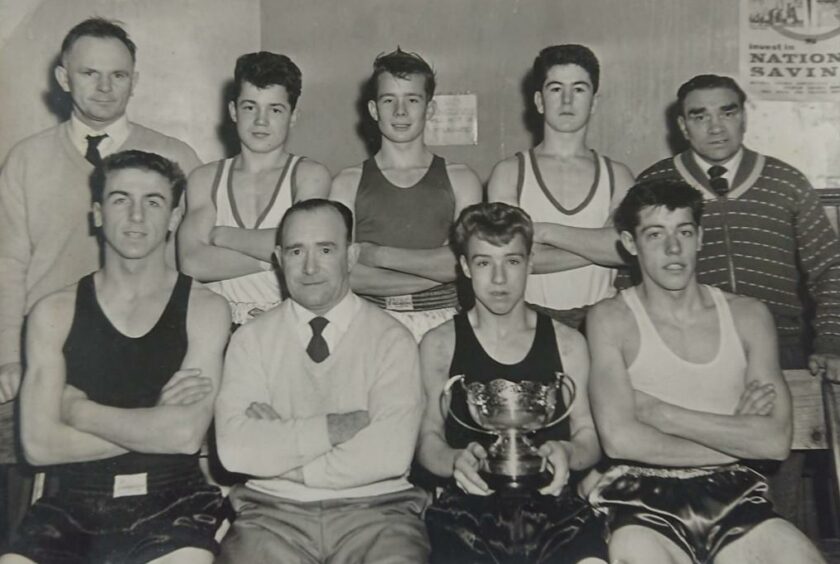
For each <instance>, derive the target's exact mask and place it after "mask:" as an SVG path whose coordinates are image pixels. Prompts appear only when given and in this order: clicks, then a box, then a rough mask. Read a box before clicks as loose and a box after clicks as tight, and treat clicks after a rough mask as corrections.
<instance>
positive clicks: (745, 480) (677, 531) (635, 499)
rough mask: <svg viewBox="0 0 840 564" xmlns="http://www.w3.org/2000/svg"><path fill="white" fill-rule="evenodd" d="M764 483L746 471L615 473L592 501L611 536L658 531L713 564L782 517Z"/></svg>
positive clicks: (631, 469) (625, 469)
mask: <svg viewBox="0 0 840 564" xmlns="http://www.w3.org/2000/svg"><path fill="white" fill-rule="evenodd" d="M766 492H767V482H766V481H765V480H764V477H763V476H762V475H761V474H759V473H758V472H756V471H755V470H752V469H751V468H747V467H746V466H741V465H740V464H732V465H729V466H722V467H716V468H650V467H639V466H628V465H619V466H613V467H612V468H610V469H609V470H608V471H607V472H606V473H605V474H604V476H603V477H602V479H601V481H600V482H598V485H596V486H595V489H593V490H592V493H591V494H590V496H589V500H590V502H591V503H592V505H593V506H594V507H595V508H596V510H602V511H604V512H605V513H606V514H607V526H608V528H609V530H610V531H611V532H614V531H616V530H618V529H619V528H621V527H624V526H626V525H638V526H641V527H646V528H648V529H653V530H654V531H656V532H658V533H660V534H662V535H664V536H665V537H667V538H668V539H670V540H671V541H673V542H674V543H675V544H676V545H677V546H679V547H680V548H682V549H683V550H685V551H686V552H687V553H688V555H689V556H690V557H691V559H692V561H693V562H695V563H698V564H700V563H705V562H711V561H712V560H713V559H714V557H715V555H716V554H717V553H718V552H720V550H721V549H722V548H723V547H725V546H726V545H727V544H729V543H731V542H732V541H735V540H737V539H739V538H741V537H742V536H744V535H745V534H747V533H748V532H749V531H750V530H752V529H753V528H754V527H755V526H756V525H759V524H761V523H763V522H764V521H767V520H768V519H773V518H775V517H777V515H776V514H775V513H774V511H773V504H771V503H770V502H769V501H768V500H767V498H765V497H764V496H765V494H766Z"/></svg>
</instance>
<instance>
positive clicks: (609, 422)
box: [587, 180, 822, 564]
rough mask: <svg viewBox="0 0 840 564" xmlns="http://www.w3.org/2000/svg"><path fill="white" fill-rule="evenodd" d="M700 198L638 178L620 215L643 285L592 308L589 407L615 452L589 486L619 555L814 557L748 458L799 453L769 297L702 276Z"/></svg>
mask: <svg viewBox="0 0 840 564" xmlns="http://www.w3.org/2000/svg"><path fill="white" fill-rule="evenodd" d="M702 209H703V197H702V195H701V194H700V192H699V191H697V190H695V189H694V188H692V187H690V186H688V185H687V184H685V183H683V182H680V181H675V180H657V181H649V182H643V183H640V184H638V185H636V186H634V187H633V188H632V189H631V190H630V191H629V192H628V194H627V197H626V198H625V199H624V201H622V203H621V204H620V205H619V207H618V209H617V210H616V214H615V225H616V229H617V230H618V231H619V233H620V236H621V241H622V244H623V245H624V247H625V248H626V249H627V251H628V252H629V253H630V254H631V255H634V256H635V257H636V258H637V259H638V263H639V269H640V271H641V273H642V283H641V284H640V285H638V286H635V287H632V288H629V289H627V290H624V291H623V292H622V293H621V294H620V295H619V296H616V297H615V298H611V299H608V300H605V301H603V302H601V303H599V304H597V305H596V306H594V307H593V308H592V309H591V310H590V311H589V314H588V317H587V332H588V336H589V342H590V346H591V353H592V354H591V358H592V378H591V382H590V390H591V393H592V409H593V413H594V415H595V421H596V423H597V425H598V431H599V436H600V437H601V441H602V443H603V445H604V451H605V452H606V454H607V455H609V456H610V457H611V458H613V459H615V460H616V461H620V462H616V463H615V464H614V465H613V466H612V467H611V468H610V469H609V470H607V472H606V473H605V474H604V476H603V478H602V479H601V481H600V482H599V483H598V485H597V486H596V487H595V489H594V490H593V492H592V494H591V495H590V501H591V502H592V503H593V505H594V506H595V507H596V508H599V509H602V510H604V511H605V512H606V513H607V514H608V524H609V529H610V533H611V539H610V559H611V561H620V562H623V563H626V564H635V563H645V564H656V563H689V562H694V563H711V562H714V563H716V564H727V563H739V564H740V563H743V562H762V563H777V562H778V563H779V564H781V563H789V562H797V563H803V564H804V563H812V562H822V559H821V558H820V556H819V554H818V553H817V551H816V550H815V549H814V547H813V546H811V544H810V543H809V541H808V540H807V539H806V538H805V536H804V535H803V534H802V533H801V532H799V530H797V529H796V528H795V527H793V525H791V524H790V523H788V522H786V521H784V520H782V519H780V518H778V516H777V515H776V514H775V513H774V511H773V506H772V504H771V503H770V502H769V501H768V500H767V499H765V497H764V493H765V492H766V490H767V483H766V481H765V479H764V477H763V476H761V475H760V474H758V473H757V472H755V471H754V470H752V469H750V468H749V467H747V466H745V465H743V464H741V460H756V459H758V460H762V459H763V460H767V459H773V460H781V459H784V458H785V457H786V456H787V454H788V452H789V450H790V437H791V403H790V393H789V391H788V389H787V385H786V383H785V381H784V378H783V377H782V371H781V369H780V368H779V355H778V351H777V349H776V332H775V327H774V325H773V318H772V316H771V315H770V312H769V311H768V309H767V307H766V306H764V304H762V303H761V302H760V301H758V300H756V299H754V298H749V297H745V296H736V295H733V294H728V293H725V292H723V291H722V290H719V289H718V288H715V287H713V286H706V285H701V284H699V283H698V282H697V278H696V273H695V266H696V263H697V253H698V251H699V249H700V241H701V235H702V231H701V228H700V216H701V213H702Z"/></svg>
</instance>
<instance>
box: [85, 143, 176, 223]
mask: <svg viewBox="0 0 840 564" xmlns="http://www.w3.org/2000/svg"><path fill="white" fill-rule="evenodd" d="M125 169H138V170H148V171H151V172H156V173H158V174H160V175H161V176H162V177H164V178H165V179H166V180H168V181H169V186H170V187H171V188H172V201H171V205H172V207H173V208H175V207H177V206H178V202H180V201H181V194H183V192H184V187H185V186H186V185H187V179H186V177H185V176H184V172H183V171H182V170H181V167H180V166H178V164H177V163H175V162H173V161H170V160H169V159H167V158H165V157H162V156H160V155H158V154H157V153H147V152H146V151H138V150H134V149H132V150H129V151H120V152H119V153H114V154H113V155H108V156H107V157H105V158H104V159H102V163H101V164H100V165H99V166H98V167H96V168H95V169H94V171H93V174H92V175H91V177H90V186H91V192H92V198H93V201H94V202H97V203H100V204H101V203H102V198H103V197H104V195H105V181H106V180H107V178H108V174H109V173H111V172H115V171H118V170H125Z"/></svg>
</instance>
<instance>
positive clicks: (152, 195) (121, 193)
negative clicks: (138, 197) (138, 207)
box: [105, 190, 166, 200]
mask: <svg viewBox="0 0 840 564" xmlns="http://www.w3.org/2000/svg"><path fill="white" fill-rule="evenodd" d="M128 195H129V193H128V192H126V191H125V190H111V191H110V192H108V193H107V194H106V195H105V198H110V197H111V196H128ZM143 198H160V199H161V200H166V196H165V195H164V194H161V193H160V192H151V193H149V194H143Z"/></svg>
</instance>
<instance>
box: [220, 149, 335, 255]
mask: <svg viewBox="0 0 840 564" xmlns="http://www.w3.org/2000/svg"><path fill="white" fill-rule="evenodd" d="M290 158H291V157H290ZM294 175H295V176H294V178H293V179H292V186H293V187H294V191H293V194H292V197H293V200H294V202H295V203H297V202H301V201H303V200H310V199H312V198H326V197H327V196H329V193H330V173H329V171H328V170H327V169H326V167H324V166H323V165H322V164H320V163H317V162H315V161H312V160H309V159H301V160H300V161H298V164H297V166H296V167H295V168H294ZM276 237H277V225H270V226H267V227H266V228H262V229H244V228H241V227H226V226H216V227H213V229H212V230H211V232H210V243H211V244H212V245H215V246H217V247H222V248H225V249H230V250H232V251H237V252H239V253H242V254H244V255H248V256H249V257H253V258H255V259H257V260H260V261H263V262H264V263H271V260H272V254H273V253H274V247H275V246H276Z"/></svg>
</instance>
